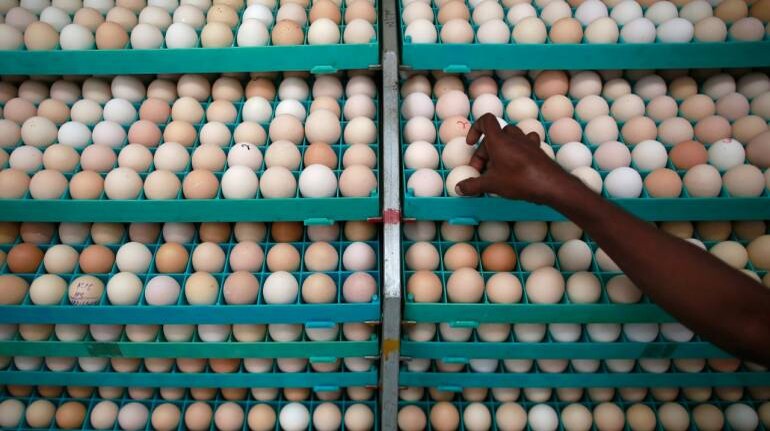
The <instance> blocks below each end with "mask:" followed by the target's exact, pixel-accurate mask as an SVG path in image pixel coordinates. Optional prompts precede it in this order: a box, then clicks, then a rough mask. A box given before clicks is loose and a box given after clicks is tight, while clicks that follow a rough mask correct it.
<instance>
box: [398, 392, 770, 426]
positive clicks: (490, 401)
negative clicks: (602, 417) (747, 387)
mask: <svg viewBox="0 0 770 431" xmlns="http://www.w3.org/2000/svg"><path fill="white" fill-rule="evenodd" d="M450 402H451V403H452V404H453V405H454V406H455V407H456V408H457V410H458V411H459V412H460V418H461V420H460V422H459V424H458V428H457V430H458V431H467V430H469V428H468V427H466V426H465V424H464V423H463V420H462V415H463V411H464V410H465V408H466V407H467V406H468V405H469V404H471V402H470V401H466V400H465V399H463V398H462V397H459V396H458V397H456V399H453V400H451V401H450ZM610 402H611V403H613V404H616V405H617V406H618V407H620V408H621V409H623V411H624V412H625V411H626V410H627V409H628V408H629V407H631V406H632V405H634V404H637V403H636V402H631V401H625V400H623V399H622V398H620V397H619V396H617V395H616V396H615V397H614V398H613V399H612V400H611V401H610ZM674 402H675V403H677V404H679V405H681V406H682V407H684V408H685V409H686V410H687V413H688V414H689V420H690V425H689V426H688V427H687V428H686V430H687V431H698V429H699V428H698V427H697V426H696V424H695V420H694V419H693V414H692V410H693V409H694V408H695V407H697V406H699V405H701V404H704V403H700V402H695V401H690V400H688V399H686V398H684V397H681V396H680V397H678V398H677V399H676V400H675V401H674ZM481 403H482V404H483V405H484V406H485V407H486V408H487V409H489V412H490V413H491V415H492V426H491V428H490V430H491V431H497V430H499V429H500V428H498V425H497V422H496V417H495V414H496V413H497V411H498V409H499V408H500V406H501V405H503V404H504V403H503V402H500V401H496V400H495V399H494V398H493V397H492V396H491V395H488V396H487V398H485V399H484V400H482V401H481ZM515 403H516V404H518V405H520V406H521V407H523V408H524V410H525V411H529V409H531V408H532V407H534V406H536V405H539V404H545V405H548V406H550V407H552V408H553V409H554V410H556V414H557V415H558V416H559V418H561V417H562V416H561V414H562V411H563V410H564V408H566V407H567V406H569V405H570V404H573V403H571V402H567V401H558V400H557V399H556V397H552V398H551V399H549V400H547V401H545V402H544V403H538V402H534V401H530V400H525V401H523V400H518V401H516V402H515ZM577 403H578V404H581V405H583V406H584V407H586V408H588V410H589V411H593V409H594V407H596V406H598V405H599V404H601V403H599V402H596V401H592V400H591V399H590V398H589V397H587V396H585V395H584V396H583V397H582V398H581V399H580V400H578V401H577ZM705 403H708V404H712V405H714V406H716V407H718V408H719V409H720V410H722V412H724V410H725V409H726V408H727V407H729V406H730V405H732V404H736V403H741V404H745V405H748V406H749V407H751V408H753V409H754V410H757V409H759V406H761V405H762V403H763V401H760V400H755V399H752V398H750V397H744V398H743V399H741V400H738V401H736V402H730V401H723V400H720V399H718V398H714V399H710V400H708V401H706V402H705ZM435 404H436V401H434V400H431V399H428V398H427V397H426V398H425V399H421V400H419V401H399V403H398V405H399V408H404V407H406V406H417V407H419V408H420V409H421V410H422V411H423V413H425V417H426V418H428V417H430V416H429V414H430V409H431V408H432V407H433V406H434V405H435ZM639 404H643V405H645V406H647V407H649V408H651V409H652V410H653V412H655V416H656V419H657V420H658V422H657V423H656V425H655V428H653V430H655V431H665V428H664V427H663V425H661V424H660V419H659V415H660V413H659V409H660V407H661V406H662V405H663V404H664V402H661V401H657V400H655V399H654V398H652V397H651V396H650V395H647V397H645V399H644V400H642V401H640V402H639ZM591 419H593V418H591ZM434 429H435V428H433V427H432V426H431V424H430V420H428V421H427V424H426V427H425V428H424V431H432V430H434ZM524 429H526V430H527V431H531V430H534V429H535V428H533V427H532V426H531V425H527V426H526V428H524ZM556 429H557V430H558V431H565V430H567V428H566V426H565V424H564V423H562V420H561V419H560V420H559V425H558V428H556ZM622 429H623V430H624V431H632V430H633V429H632V428H631V427H630V426H629V425H628V423H627V422H626V425H625V426H624V427H623V428H622ZM722 429H723V430H725V431H733V430H734V428H731V427H730V425H729V423H728V422H727V420H726V419H725V423H724V426H723V427H722ZM767 429H768V428H767V427H765V426H764V425H763V424H762V421H760V424H759V427H758V428H757V429H756V431H766V430H767ZM589 430H591V431H598V428H597V427H596V425H592V426H591V428H589Z"/></svg>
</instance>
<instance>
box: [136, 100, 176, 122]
mask: <svg viewBox="0 0 770 431" xmlns="http://www.w3.org/2000/svg"><path fill="white" fill-rule="evenodd" d="M169 115H171V107H170V106H169V105H168V103H167V102H166V101H165V100H163V99H158V98H155V97H151V98H148V99H146V100H145V101H144V102H142V106H140V107H139V119H140V120H147V121H152V122H153V123H155V124H160V123H165V122H166V120H168V117H169Z"/></svg>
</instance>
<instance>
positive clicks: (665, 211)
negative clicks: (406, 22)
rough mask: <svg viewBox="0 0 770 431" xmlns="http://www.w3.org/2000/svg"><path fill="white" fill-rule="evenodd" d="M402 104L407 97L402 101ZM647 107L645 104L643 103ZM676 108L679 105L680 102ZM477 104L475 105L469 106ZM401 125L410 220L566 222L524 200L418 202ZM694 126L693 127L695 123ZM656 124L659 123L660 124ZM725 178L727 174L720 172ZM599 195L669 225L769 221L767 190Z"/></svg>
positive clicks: (406, 209) (441, 199) (447, 198)
mask: <svg viewBox="0 0 770 431" xmlns="http://www.w3.org/2000/svg"><path fill="white" fill-rule="evenodd" d="M498 97H499V98H500V100H503V101H505V100H506V99H505V98H504V97H503V95H502V94H501V93H499V94H498ZM532 98H533V100H534V101H535V103H536V104H537V105H538V118H537V120H538V121H540V123H541V124H542V125H543V128H544V129H545V139H544V142H545V143H546V144H547V145H549V146H550V147H551V148H552V149H553V150H554V152H556V151H557V150H558V149H559V145H556V144H554V143H552V141H551V137H550V135H549V133H548V128H549V127H550V125H551V124H552V123H553V122H552V121H546V120H545V119H544V118H543V116H542V113H541V112H539V111H540V107H541V106H542V104H543V103H544V100H542V99H539V98H537V97H536V96H535V95H534V94H533V95H532ZM432 101H433V104H434V106H435V104H436V101H437V99H436V98H435V97H432ZM401 102H402V103H403V98H402V99H401ZM571 102H572V103H573V106H574V105H575V104H577V102H578V100H576V99H574V98H571ZM611 102H612V101H611V100H608V104H610V105H611ZM645 102H647V101H645ZM677 102H678V103H679V102H681V101H677ZM472 103H473V100H471V104H472ZM503 115H504V119H505V121H507V122H510V123H511V124H515V121H511V120H510V118H508V115H507V113H505V112H503ZM573 119H574V120H576V121H577V122H578V123H579V124H580V127H581V128H582V129H583V130H585V126H586V124H587V122H586V121H584V120H582V119H580V118H579V117H578V116H577V113H575V114H573ZM432 121H433V125H434V127H435V129H436V131H437V132H438V130H439V126H440V125H441V123H442V120H440V119H439V118H438V116H437V115H436V114H435V113H434V116H433V119H432ZM469 121H470V122H471V123H473V122H474V121H475V119H474V118H473V114H469ZM400 123H401V132H402V133H401V154H402V179H401V180H402V182H403V185H404V186H403V187H404V215H405V216H406V217H410V218H415V219H418V220H435V219H436V218H440V219H444V220H449V221H450V222H452V223H454V224H477V223H478V222H479V221H482V220H545V221H552V220H564V219H565V217H564V216H563V215H562V214H560V213H559V212H558V211H556V210H554V209H552V208H550V207H548V206H545V205H539V204H534V203H530V202H525V201H520V200H510V199H503V198H499V197H494V196H491V195H484V196H481V197H452V196H449V194H448V192H447V190H446V187H444V189H443V191H442V195H441V196H436V197H417V196H415V195H414V192H413V190H412V189H411V188H409V187H407V185H406V184H407V181H408V179H409V177H410V176H411V175H412V173H414V171H415V169H408V168H407V167H406V165H404V161H403V154H404V153H405V151H406V148H407V147H408V145H409V144H408V143H407V142H406V140H405V139H404V133H403V131H404V127H405V125H406V123H407V120H405V119H404V117H403V116H400ZM691 123H692V124H693V126H694V124H695V123H693V122H691ZM617 124H618V130H620V129H621V128H622V127H623V125H624V124H625V123H624V122H622V121H618V122H617ZM656 124H659V123H658V122H656ZM581 139H582V141H581V142H582V143H584V144H585V145H586V146H587V147H588V148H589V149H590V150H591V153H592V154H593V153H594V152H595V151H596V149H597V148H598V145H597V144H593V143H591V142H590V140H588V138H587V137H585V136H583V137H581ZM618 142H621V143H624V144H625V140H624V139H623V137H622V136H620V133H619V136H618ZM434 146H435V147H436V150H437V151H438V153H439V156H440V155H441V153H442V151H443V149H444V146H445V143H444V142H442V141H441V138H440V137H439V136H438V133H437V136H436V142H435V143H434ZM664 146H665V147H666V151H667V152H668V151H670V150H671V148H673V146H672V145H664ZM591 163H592V165H591V167H592V168H594V169H595V170H597V171H598V172H599V174H600V175H601V177H602V181H604V179H605V177H606V176H607V175H608V174H609V171H607V170H602V169H599V167H598V166H597V165H596V161H595V160H592V162H591ZM631 167H632V168H633V169H635V170H637V171H639V174H640V175H641V176H642V179H644V178H646V176H647V175H648V174H649V173H650V172H651V171H648V170H641V169H639V168H637V166H636V164H635V163H633V162H632V164H631ZM666 167H667V168H669V169H672V170H674V171H676V173H677V174H679V176H680V178H682V177H683V176H684V173H685V172H686V171H685V170H682V169H677V168H676V167H675V166H674V165H673V164H672V163H671V160H670V159H669V160H668V161H667V162H666ZM450 171H451V169H450V168H448V167H446V166H445V165H444V162H443V160H441V158H440V157H439V167H438V169H436V172H438V173H439V175H441V178H442V180H444V183H446V177H447V175H449V172H450ZM721 173H724V172H721ZM601 195H602V196H603V197H604V198H605V199H607V200H609V201H611V202H613V203H615V204H616V205H619V206H620V207H622V208H624V209H625V210H627V211H629V212H631V213H632V214H634V215H636V216H637V217H640V218H642V219H644V220H648V221H670V220H757V219H768V218H770V191H768V190H767V189H765V190H764V191H763V192H762V194H761V195H760V196H759V197H737V196H732V195H731V194H730V193H729V192H728V191H727V189H726V188H725V187H724V185H723V186H722V189H721V191H720V194H719V196H718V197H713V198H704V197H691V196H690V194H689V193H688V192H687V189H686V187H684V186H682V193H681V195H680V196H679V197H677V198H656V197H651V196H650V194H649V193H648V192H647V188H646V187H644V188H643V190H642V195H641V196H639V197H638V198H612V197H610V196H609V195H608V194H607V190H606V189H605V188H604V187H603V188H602V193H601Z"/></svg>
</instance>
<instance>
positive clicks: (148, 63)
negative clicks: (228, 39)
mask: <svg viewBox="0 0 770 431" xmlns="http://www.w3.org/2000/svg"><path fill="white" fill-rule="evenodd" d="M377 6H378V3H377V0H374V7H375V10H376V11H378V7H377ZM345 10H346V6H345V5H344V4H342V5H340V13H341V15H342V18H341V20H342V22H341V23H340V24H339V25H338V28H339V31H340V39H339V40H338V41H337V43H335V44H329V45H308V41H307V31H308V27H309V24H308V23H307V22H306V23H305V24H304V25H303V26H302V32H303V34H304V38H303V41H302V43H303V44H302V45H283V46H282V45H272V42H271V43H269V44H268V45H266V46H252V47H245V46H237V45H236V36H237V32H238V27H239V26H240V23H241V22H242V16H243V12H244V11H245V8H242V9H241V10H239V11H237V13H238V24H237V25H236V26H235V27H233V28H232V31H233V42H232V44H231V46H229V47H223V48H203V47H202V46H201V41H200V35H201V29H198V30H196V34H197V35H198V41H197V43H196V45H195V47H194V48H167V47H166V41H165V35H166V32H165V31H164V30H161V33H162V34H163V37H164V40H163V44H162V45H161V47H160V48H157V49H131V42H130V41H129V42H128V43H127V44H126V46H125V47H124V49H96V46H92V47H91V49H88V50H68V51H63V50H61V49H60V47H59V46H58V45H57V47H56V49H54V50H48V51H27V50H26V48H24V47H22V49H18V50H12V51H0V75H14V74H16V75H28V74H29V75H57V74H72V75H75V74H77V75H84V74H89V75H90V74H95V75H102V74H103V75H108V74H115V75H118V74H123V75H124V74H139V73H222V72H269V71H291V70H306V71H310V72H311V73H314V74H325V73H335V72H337V71H339V70H346V69H367V68H373V67H376V66H377V65H379V64H380V60H379V39H378V38H379V36H378V35H379V23H378V18H377V16H376V14H375V22H374V24H373V27H374V38H372V40H370V41H369V43H362V44H346V43H343V42H342V35H343V33H344V32H345V27H346V23H344V20H345ZM277 11H278V7H277V5H276V6H275V7H274V8H273V9H272V13H273V17H274V18H275V16H276V13H277ZM309 12H310V7H309V6H308V7H306V8H305V15H306V16H307V15H308V13H309ZM274 25H275V23H273V24H271V25H269V26H268V28H267V31H268V33H271V32H272V29H273V26H274Z"/></svg>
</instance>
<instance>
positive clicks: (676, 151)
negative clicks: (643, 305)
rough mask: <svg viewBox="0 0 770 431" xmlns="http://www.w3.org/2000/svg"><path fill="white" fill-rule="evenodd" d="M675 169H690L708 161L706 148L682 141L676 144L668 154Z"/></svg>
mask: <svg viewBox="0 0 770 431" xmlns="http://www.w3.org/2000/svg"><path fill="white" fill-rule="evenodd" d="M668 156H669V158H670V159H671V163H673V165H674V166H675V167H676V168H677V169H690V168H691V167H693V166H695V165H700V164H703V163H706V162H707V161H708V158H709V155H708V152H707V151H706V147H704V146H703V144H701V143H700V142H696V141H684V142H680V143H678V144H676V145H675V146H674V148H672V149H671V151H670V152H669V154H668Z"/></svg>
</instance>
